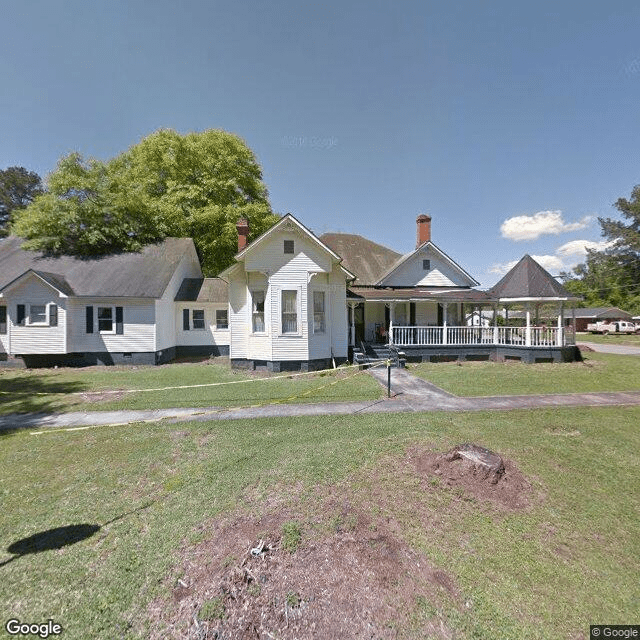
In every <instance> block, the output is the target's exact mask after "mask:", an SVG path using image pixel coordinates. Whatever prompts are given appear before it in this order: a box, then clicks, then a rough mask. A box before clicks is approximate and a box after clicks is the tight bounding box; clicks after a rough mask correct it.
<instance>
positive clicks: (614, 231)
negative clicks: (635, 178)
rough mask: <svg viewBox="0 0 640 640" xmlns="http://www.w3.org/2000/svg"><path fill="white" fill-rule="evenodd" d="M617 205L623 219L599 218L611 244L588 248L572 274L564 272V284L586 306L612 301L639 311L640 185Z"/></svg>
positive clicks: (602, 304)
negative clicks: (581, 299) (585, 256)
mask: <svg viewBox="0 0 640 640" xmlns="http://www.w3.org/2000/svg"><path fill="white" fill-rule="evenodd" d="M614 206H615V207H616V209H618V211H619V212H620V213H621V214H622V219H613V218H598V221H599V222H600V227H601V229H602V235H603V236H604V237H605V238H606V239H607V240H609V241H610V242H611V243H612V244H611V246H610V247H609V248H607V249H605V250H604V251H589V252H588V254H587V259H586V261H585V262H584V263H583V264H580V265H578V266H577V267H576V268H575V269H574V272H573V274H572V275H567V274H565V275H566V278H567V280H566V282H565V284H566V286H567V288H569V289H570V290H571V291H573V292H574V293H577V294H579V295H582V296H583V297H584V298H585V304H586V305H587V306H605V305H612V306H616V307H621V308H622V309H625V310H627V311H629V312H631V313H634V314H640V185H637V186H635V187H634V188H633V190H632V192H631V198H630V199H629V200H627V199H626V198H620V199H619V200H618V201H617V202H616V203H615V205H614Z"/></svg>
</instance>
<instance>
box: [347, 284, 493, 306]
mask: <svg viewBox="0 0 640 640" xmlns="http://www.w3.org/2000/svg"><path fill="white" fill-rule="evenodd" d="M347 300H351V301H355V300H361V301H367V302H391V301H394V300H397V301H399V302H424V301H425V300H433V301H436V302H437V301H440V300H444V301H447V302H475V303H478V304H480V303H491V302H493V301H494V298H492V297H491V296H489V294H488V293H487V292H486V291H478V290H477V289H450V288H442V287H440V288H438V287H432V288H427V287H408V288H402V289H400V288H384V289H382V288H376V287H350V288H349V289H348V290H347Z"/></svg>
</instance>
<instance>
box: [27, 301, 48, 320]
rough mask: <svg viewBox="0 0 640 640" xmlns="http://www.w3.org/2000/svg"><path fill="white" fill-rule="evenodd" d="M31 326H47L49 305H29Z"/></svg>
mask: <svg viewBox="0 0 640 640" xmlns="http://www.w3.org/2000/svg"><path fill="white" fill-rule="evenodd" d="M29 324H47V305H46V304H30V305H29Z"/></svg>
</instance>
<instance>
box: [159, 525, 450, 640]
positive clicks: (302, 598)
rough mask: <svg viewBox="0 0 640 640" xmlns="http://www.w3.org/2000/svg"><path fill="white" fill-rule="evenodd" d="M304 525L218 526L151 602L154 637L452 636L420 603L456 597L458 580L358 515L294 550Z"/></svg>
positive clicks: (301, 542) (310, 535)
mask: <svg viewBox="0 0 640 640" xmlns="http://www.w3.org/2000/svg"><path fill="white" fill-rule="evenodd" d="M297 526H298V525H297V524H296V523H295V522H292V521H287V520H285V519H283V516H282V515H281V514H279V515H278V516H274V515H271V516H265V517H262V518H248V517H239V518H237V519H235V520H234V521H233V522H227V523H226V524H218V525H216V526H215V530H214V531H212V537H211V539H210V540H208V541H207V542H205V543H202V544H201V545H199V546H198V547H197V548H196V549H195V550H191V551H190V552H189V554H188V558H189V559H188V560H187V561H186V562H185V563H184V565H183V567H182V571H181V573H180V575H181V577H180V578H176V577H174V578H172V580H171V582H172V584H171V588H172V594H173V597H172V602H170V603H167V602H166V600H165V601H160V600H158V601H156V602H155V603H154V604H153V606H152V610H151V619H152V625H151V638H154V639H160V638H185V639H186V638H199V639H201V640H205V639H208V638H218V639H219V640H221V639H223V638H226V639H234V640H235V639H241V638H253V639H264V640H267V639H272V638H279V639H282V640H286V639H293V638H297V639H299V640H302V639H307V638H309V639H311V638H340V639H341V640H348V639H350V638H353V639H354V640H355V639H358V640H360V639H362V638H380V639H382V638H398V637H399V635H398V631H397V630H398V628H404V629H407V628H411V630H412V634H413V633H415V634H416V635H415V636H414V635H412V637H430V638H436V639H437V638H447V637H451V636H450V630H448V629H447V628H446V627H445V626H444V625H443V624H442V622H441V621H440V620H439V619H437V618H430V617H429V616H425V615H424V614H422V615H420V614H419V613H416V611H417V610H418V612H419V611H420V603H423V604H424V603H435V604H440V603H442V602H443V600H446V601H447V602H451V601H453V602H456V600H457V598H458V597H459V596H458V590H457V587H456V585H455V583H454V580H453V579H452V578H451V577H450V576H449V575H448V574H447V573H446V572H445V571H442V570H440V569H434V568H433V567H432V566H431V565H430V564H429V563H428V562H427V561H426V559H425V558H424V557H423V556H422V555H421V554H419V553H417V552H415V551H413V550H411V549H410V548H409V547H408V546H407V545H406V544H405V543H404V542H401V541H400V540H399V539H398V538H397V537H395V536H394V535H393V534H392V533H391V532H390V531H388V530H384V529H381V528H380V526H379V525H377V524H373V523H372V522H370V521H368V520H367V519H366V518H365V517H364V516H362V515H358V516H351V517H350V518H349V520H348V521H346V522H343V523H342V524H341V525H340V526H336V527H335V528H334V529H333V531H331V532H330V533H327V532H326V530H325V531H324V533H322V534H318V533H314V532H307V531H305V532H304V538H303V539H300V538H298V539H297V540H298V542H297V543H296V544H297V548H295V549H294V547H296V544H292V539H291V531H292V530H293V531H294V533H295V531H296V527H297ZM293 539H294V540H295V539H296V537H295V536H293ZM417 607H418V609H417Z"/></svg>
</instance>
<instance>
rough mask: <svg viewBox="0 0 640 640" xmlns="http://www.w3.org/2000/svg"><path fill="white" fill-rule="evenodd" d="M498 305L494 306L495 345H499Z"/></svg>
mask: <svg viewBox="0 0 640 640" xmlns="http://www.w3.org/2000/svg"><path fill="white" fill-rule="evenodd" d="M498 336H499V333H498V305H497V304H494V305H493V344H498V339H499V338H498Z"/></svg>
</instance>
